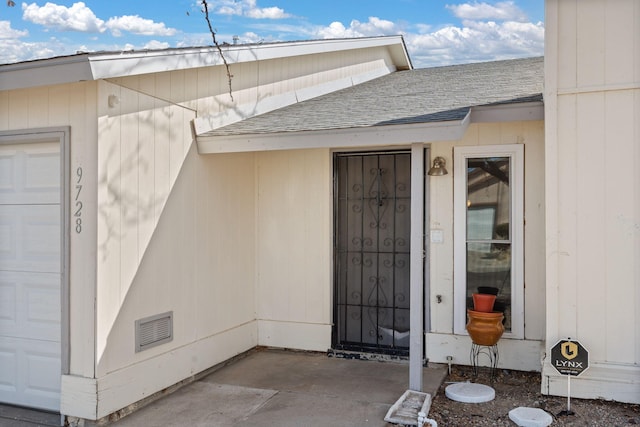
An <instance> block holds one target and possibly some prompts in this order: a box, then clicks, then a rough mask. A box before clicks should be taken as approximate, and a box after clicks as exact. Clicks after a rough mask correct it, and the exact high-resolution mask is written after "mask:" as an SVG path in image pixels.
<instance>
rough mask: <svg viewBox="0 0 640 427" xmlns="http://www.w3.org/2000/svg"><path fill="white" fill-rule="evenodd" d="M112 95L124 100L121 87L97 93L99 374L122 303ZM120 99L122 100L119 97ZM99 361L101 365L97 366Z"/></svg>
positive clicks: (118, 110)
mask: <svg viewBox="0 0 640 427" xmlns="http://www.w3.org/2000/svg"><path fill="white" fill-rule="evenodd" d="M109 95H115V96H117V97H121V89H120V87H119V86H116V85H112V84H109V83H102V84H100V85H99V92H98V111H99V113H98V115H99V118H98V126H99V128H98V135H99V143H98V262H99V265H98V290H97V301H98V304H97V314H96V318H97V319H98V324H97V325H96V334H97V337H96V341H97V343H96V348H97V355H96V356H97V361H96V362H97V365H98V366H97V375H98V376H103V375H105V374H106V373H107V372H108V369H109V359H108V358H107V357H104V352H105V351H106V349H107V340H108V339H109V334H110V332H111V329H112V325H113V323H114V322H115V319H116V318H117V315H118V311H119V308H120V303H121V301H122V299H121V295H120V280H121V277H122V275H121V256H120V253H121V252H120V251H121V247H120V238H121V236H122V217H121V215H122V211H121V208H120V205H121V200H120V197H121V195H122V187H121V182H120V178H121V168H122V164H121V153H120V151H121V147H120V131H121V119H120V116H121V114H122V110H123V104H122V102H120V103H118V104H117V105H114V106H113V107H108V106H107V99H108V97H109ZM120 99H121V98H120ZM98 362H99V363H98Z"/></svg>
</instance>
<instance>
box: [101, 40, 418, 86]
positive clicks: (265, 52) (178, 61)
mask: <svg viewBox="0 0 640 427" xmlns="http://www.w3.org/2000/svg"><path fill="white" fill-rule="evenodd" d="M371 47H387V48H389V49H390V50H391V56H392V58H394V61H397V63H396V64H394V65H395V66H396V68H397V69H407V68H408V67H410V66H411V63H410V61H409V56H408V54H407V52H406V48H405V46H404V42H403V39H402V37H401V36H392V37H372V38H366V39H365V38H360V39H335V40H311V41H298V42H282V43H273V44H256V45H237V46H235V45H229V46H222V52H223V55H224V57H225V59H226V60H227V63H228V64H229V65H233V64H239V63H243V62H253V61H264V60H269V59H278V58H287V57H294V56H303V55H313V54H318V53H327V52H339V51H345V50H352V49H363V48H371ZM90 61H91V69H92V71H93V75H94V78H96V79H98V78H101V79H106V78H113V77H120V76H130V75H137V74H148V73H158V72H166V71H174V70H185V69H190V68H199V67H209V66H216V65H222V64H223V63H224V62H223V60H222V58H221V57H220V54H219V53H218V50H217V48H215V47H203V48H193V49H178V50H171V49H168V50H157V51H132V52H123V53H117V54H106V55H104V54H103V55H96V56H91V57H90Z"/></svg>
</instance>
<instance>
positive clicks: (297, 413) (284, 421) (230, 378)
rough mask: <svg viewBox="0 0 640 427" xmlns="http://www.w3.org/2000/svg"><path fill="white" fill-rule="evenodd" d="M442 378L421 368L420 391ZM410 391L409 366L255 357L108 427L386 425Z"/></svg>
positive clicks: (271, 354) (308, 356) (278, 354)
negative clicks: (392, 410)
mask: <svg viewBox="0 0 640 427" xmlns="http://www.w3.org/2000/svg"><path fill="white" fill-rule="evenodd" d="M445 375H446V366H445V365H431V366H429V367H427V368H424V369H423V378H424V391H425V392H427V393H431V394H432V395H434V394H435V392H436V390H437V389H438V387H439V386H440V384H441V383H442V381H443V379H444V377H445ZM408 384H409V365H408V363H402V362H378V361H370V360H352V359H342V358H335V357H327V355H325V354H321V353H308V352H293V351H283V350H272V349H269V350H255V351H252V352H250V353H248V355H247V356H246V357H243V358H241V359H239V360H237V361H235V362H233V363H231V364H230V365H228V366H226V367H223V368H221V369H219V370H217V371H215V372H213V373H211V374H209V375H208V376H206V377H204V378H202V379H200V380H198V381H196V382H193V383H191V384H188V385H185V386H184V387H182V388H180V389H179V390H177V391H176V392H174V393H172V394H170V395H168V396H165V397H162V398H161V399H159V400H156V401H154V402H152V403H150V404H148V405H147V406H145V407H143V408H141V409H139V410H138V411H136V412H134V413H132V414H130V415H128V416H126V417H124V418H122V419H121V420H119V421H117V422H114V423H112V424H111V425H113V426H116V427H133V426H136V427H137V426H144V427H153V426H158V427H159V426H163V427H169V426H181V427H182V426H194V427H195V426H201V427H204V426H206V427H216V426H261V427H267V426H278V427H284V426H323V427H324V426H341V427H347V426H353V427H355V426H358V427H360V426H387V425H388V424H387V423H385V422H384V416H385V414H386V413H387V411H388V409H389V407H390V406H391V405H392V404H393V403H395V401H396V400H398V398H400V396H401V395H402V394H403V393H404V391H405V390H406V389H407V388H408ZM0 425H1V424H0Z"/></svg>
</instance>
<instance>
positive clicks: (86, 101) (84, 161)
mask: <svg viewBox="0 0 640 427" xmlns="http://www.w3.org/2000/svg"><path fill="white" fill-rule="evenodd" d="M96 95H97V84H96V83H94V82H80V83H75V84H69V85H64V86H43V87H37V88H31V89H21V90H12V91H0V130H2V131H11V130H27V129H28V130H33V129H39V128H48V127H67V126H68V127H70V129H71V132H70V147H69V149H70V163H71V164H70V167H71V171H69V173H70V175H71V176H72V178H71V179H72V180H73V181H74V186H75V184H76V181H77V178H78V175H77V173H78V172H77V171H78V168H82V170H83V171H86V172H83V174H82V182H81V185H82V190H81V194H80V195H81V199H80V200H81V201H82V202H83V207H82V211H81V215H82V216H81V217H76V218H78V219H81V221H82V226H81V227H82V228H81V232H79V233H78V232H76V231H75V230H76V228H75V226H76V224H75V219H76V218H74V221H73V224H70V227H71V232H70V234H69V253H68V254H63V256H65V257H67V256H68V257H69V274H68V280H69V285H68V286H69V301H68V310H69V313H68V315H69V318H70V319H71V323H70V325H68V326H69V342H68V343H67V344H68V347H69V348H73V351H71V352H70V353H69V362H68V363H69V366H68V367H63V368H64V369H65V370H66V369H67V368H68V371H69V374H70V375H72V376H79V377H93V376H94V373H95V363H94V360H95V345H94V343H95V332H94V331H95V313H94V301H95V285H94V284H95V277H96V259H95V252H96V221H95V218H96V216H97V209H96V191H95V189H96V188H97V176H96V175H95V173H92V171H95V170H96V168H97V150H96V147H97V144H96V142H97V136H98V128H97V111H96ZM75 190H76V189H75V188H74V192H73V195H72V197H71V200H70V206H69V207H68V208H69V210H70V211H71V212H73V213H76V211H77V206H76V201H77V200H76V199H75V196H76V192H75ZM63 306H64V304H63Z"/></svg>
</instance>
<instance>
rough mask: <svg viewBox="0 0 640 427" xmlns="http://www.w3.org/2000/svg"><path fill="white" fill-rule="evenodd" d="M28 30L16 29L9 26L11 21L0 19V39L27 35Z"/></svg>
mask: <svg viewBox="0 0 640 427" xmlns="http://www.w3.org/2000/svg"><path fill="white" fill-rule="evenodd" d="M28 35H29V31H27V30H24V31H21V30H16V29H13V28H11V22H9V21H0V40H9V39H18V38H20V37H27V36H28Z"/></svg>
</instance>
